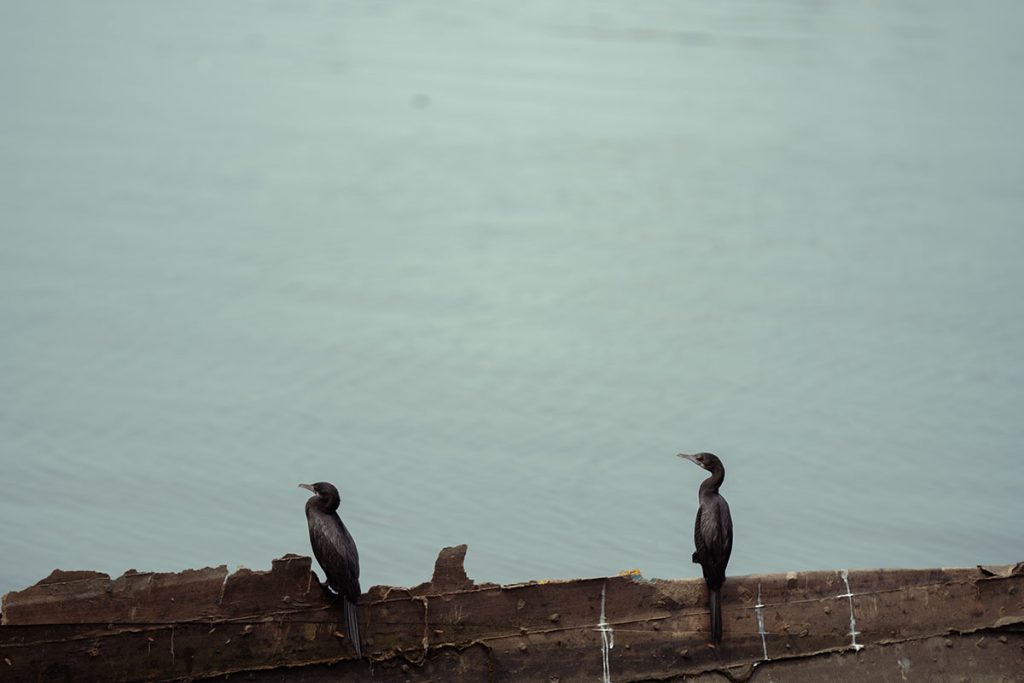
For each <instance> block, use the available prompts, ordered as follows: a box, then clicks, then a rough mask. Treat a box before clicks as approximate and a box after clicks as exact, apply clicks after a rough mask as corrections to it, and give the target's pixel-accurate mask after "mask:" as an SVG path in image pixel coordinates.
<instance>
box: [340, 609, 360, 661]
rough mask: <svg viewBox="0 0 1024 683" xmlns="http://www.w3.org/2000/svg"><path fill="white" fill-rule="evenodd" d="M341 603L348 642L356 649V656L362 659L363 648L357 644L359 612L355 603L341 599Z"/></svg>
mask: <svg viewBox="0 0 1024 683" xmlns="http://www.w3.org/2000/svg"><path fill="white" fill-rule="evenodd" d="M342 601H343V603H344V605H345V626H346V628H347V629H348V637H349V640H351V641H352V645H353V646H355V648H356V655H358V656H359V657H360V658H362V656H363V647H362V645H360V644H359V612H358V610H357V609H356V605H355V603H353V602H349V601H348V599H347V598H342Z"/></svg>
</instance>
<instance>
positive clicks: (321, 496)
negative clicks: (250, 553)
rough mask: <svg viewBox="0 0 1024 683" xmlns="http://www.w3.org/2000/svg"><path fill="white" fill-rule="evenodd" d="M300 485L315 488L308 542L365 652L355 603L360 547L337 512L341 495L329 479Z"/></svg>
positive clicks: (308, 511) (308, 505)
mask: <svg viewBox="0 0 1024 683" xmlns="http://www.w3.org/2000/svg"><path fill="white" fill-rule="evenodd" d="M299 487H300V488H304V489H308V490H309V491H312V492H313V496H312V497H311V498H310V499H309V500H307V501H306V521H307V522H308V523H309V542H310V545H312V546H313V555H315V556H316V561H317V562H319V563H320V567H321V568H322V569H323V570H324V574H325V575H326V576H327V586H328V588H330V589H331V590H332V591H334V592H335V593H337V594H338V596H339V597H340V598H341V600H342V605H343V607H344V609H345V623H346V625H347V627H348V637H349V638H350V639H351V640H352V644H353V645H354V646H355V648H356V654H357V655H358V656H360V657H362V656H363V650H362V647H361V646H360V644H359V620H358V612H357V611H356V603H358V602H359V596H360V594H361V593H362V591H361V590H359V551H358V550H356V542H355V541H353V540H352V534H350V533H349V532H348V529H346V528H345V524H344V522H342V521H341V517H339V516H338V505H339V504H340V503H341V496H339V495H338V489H336V488H334V484H329V483H327V482H326V481H321V482H317V483H316V484H299Z"/></svg>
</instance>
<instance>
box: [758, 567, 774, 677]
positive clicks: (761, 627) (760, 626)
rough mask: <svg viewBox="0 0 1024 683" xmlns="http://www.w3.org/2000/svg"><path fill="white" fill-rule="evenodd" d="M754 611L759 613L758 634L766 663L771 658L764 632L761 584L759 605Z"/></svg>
mask: <svg viewBox="0 0 1024 683" xmlns="http://www.w3.org/2000/svg"><path fill="white" fill-rule="evenodd" d="M754 611H755V612H756V613H757V632H758V633H760V634H761V649H762V650H764V661H766V662H767V661H768V660H769V659H771V657H769V656H768V642H767V641H766V640H765V635H766V634H765V631H764V604H763V603H762V602H761V583H760V582H758V584H757V604H756V605H754Z"/></svg>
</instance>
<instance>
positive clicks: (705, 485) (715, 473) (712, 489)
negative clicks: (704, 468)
mask: <svg viewBox="0 0 1024 683" xmlns="http://www.w3.org/2000/svg"><path fill="white" fill-rule="evenodd" d="M723 481H725V468H724V467H722V465H721V464H716V465H715V466H714V467H713V468H712V469H711V476H710V477H708V478H707V479H705V480H704V481H702V482H701V483H700V493H701V495H704V494H705V493H718V488H719V487H720V486H721V485H722V482H723Z"/></svg>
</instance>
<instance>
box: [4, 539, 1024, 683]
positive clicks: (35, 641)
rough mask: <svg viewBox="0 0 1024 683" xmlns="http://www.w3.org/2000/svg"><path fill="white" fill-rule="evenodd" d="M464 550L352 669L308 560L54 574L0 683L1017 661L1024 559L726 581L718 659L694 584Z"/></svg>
mask: <svg viewBox="0 0 1024 683" xmlns="http://www.w3.org/2000/svg"><path fill="white" fill-rule="evenodd" d="M465 552H466V548H465V546H458V547H455V548H446V549H444V550H443V551H442V552H441V554H440V555H439V557H438V561H437V563H436V565H435V570H434V575H433V577H432V579H431V581H429V582H427V583H424V584H421V585H419V586H415V587H413V588H395V587H388V586H375V587H373V588H372V589H370V591H369V592H368V593H366V594H365V595H364V596H363V597H362V599H361V601H360V604H359V617H360V624H361V628H362V633H363V640H364V644H363V649H364V652H365V653H367V654H368V656H367V657H366V658H365V659H363V660H359V659H357V658H356V657H355V654H354V651H353V649H352V646H351V644H350V643H349V642H348V641H347V639H346V637H345V635H344V628H343V626H342V624H343V623H344V619H343V615H342V611H341V609H340V607H339V606H337V605H336V604H334V603H333V602H332V601H331V599H330V598H329V596H327V595H326V594H325V593H324V592H323V590H322V589H321V588H320V585H319V583H318V582H317V580H316V578H315V576H314V575H313V574H312V572H311V571H310V560H309V558H306V557H299V556H295V555H287V556H285V557H283V558H280V559H277V560H274V562H273V565H272V567H271V569H270V570H269V571H262V572H259V571H251V570H248V569H239V570H238V571H236V572H235V573H233V574H230V575H228V573H227V570H226V569H225V568H224V567H217V568H207V569H200V570H188V571H185V572H177V573H167V574H154V573H147V574H143V573H139V572H127V573H126V574H125V575H123V576H121V577H119V578H117V579H113V580H112V579H110V577H108V576H107V575H105V574H99V573H96V572H60V571H55V572H54V573H53V574H51V575H50V576H49V577H47V578H46V579H43V580H42V581H40V582H39V583H37V584H36V585H34V586H31V587H29V588H27V589H25V590H23V591H18V592H14V593H9V594H7V595H6V596H4V598H3V605H2V612H3V613H2V626H0V656H2V661H0V679H3V680H8V679H7V678H5V677H4V675H5V674H10V675H11V676H12V677H13V678H11V679H10V680H64V679H68V680H105V681H142V680H185V679H201V678H212V677H218V676H224V675H228V674H243V673H244V674H246V675H247V676H249V677H251V678H252V679H254V680H289V681H290V680H300V681H301V680H308V681H317V680H327V679H328V678H330V679H331V680H337V677H338V676H339V675H341V674H349V675H352V676H353V677H354V678H355V679H357V680H364V679H365V680H409V681H428V680H445V681H454V682H459V681H467V682H468V681H474V682H475V681H481V680H490V681H520V680H538V681H555V680H557V681H560V682H562V683H567V682H569V681H584V680H586V681H592V680H595V679H597V680H600V679H601V678H602V677H603V676H604V675H605V673H606V671H607V674H608V680H614V681H655V680H672V679H673V678H679V677H681V676H683V675H686V676H695V675H703V676H706V677H707V680H717V679H716V677H720V676H723V675H724V676H728V677H729V678H730V679H734V680H742V679H748V678H749V679H751V680H758V679H759V678H760V677H761V676H762V675H764V674H763V673H762V672H769V671H779V672H783V671H789V670H790V669H791V667H794V666H796V667H803V666H806V667H807V671H819V672H820V671H825V670H828V671H831V672H833V673H835V675H832V674H829V675H828V676H818V675H814V676H811V677H812V678H831V679H832V680H867V679H869V678H874V679H876V680H886V676H885V675H882V674H883V673H884V672H883V669H884V671H889V672H890V673H893V675H898V676H902V675H904V674H900V673H898V672H897V669H895V668H893V667H894V666H896V664H894V662H896V661H897V660H898V659H899V658H893V657H891V656H889V655H886V656H885V657H881V656H880V654H879V653H880V651H881V650H885V651H888V652H889V654H892V653H895V652H902V653H904V654H905V656H906V657H907V658H908V659H909V661H910V662H911V663H910V664H909V665H907V664H900V666H901V667H905V666H914V663H913V662H915V661H918V662H919V660H918V659H915V658H920V657H923V656H925V655H926V654H927V655H928V656H929V657H930V661H931V664H929V665H928V666H930V667H931V668H930V669H926V670H928V671H931V672H932V673H936V669H935V667H945V668H946V670H955V669H956V666H957V662H958V661H960V659H963V655H962V653H961V654H960V655H958V656H954V654H953V653H954V652H956V653H960V651H961V650H962V649H964V648H967V646H966V645H965V644H964V643H965V642H966V639H968V638H970V639H973V640H972V641H971V642H981V643H987V644H989V645H986V648H987V651H986V652H985V653H984V654H985V657H986V658H987V660H988V661H990V663H991V664H990V667H991V670H992V671H993V672H996V671H1002V670H1003V669H1001V668H1000V667H1002V666H1003V663H1004V660H1005V661H1010V660H1012V661H1018V660H1019V659H1020V658H1022V657H1024V650H1021V647H1022V646H1024V643H1022V637H1024V635H1022V634H1021V633H1020V629H1021V628H1022V624H1024V597H1022V596H1024V564H1019V565H1016V566H1013V567H1011V566H1005V567H995V568H990V569H982V568H974V569H929V570H860V571H850V572H848V573H846V572H837V571H822V572H803V573H789V574H769V575H756V576H745V577H730V578H729V580H728V581H727V582H726V584H725V589H724V592H723V606H724V610H723V616H724V632H725V638H724V642H723V643H722V645H721V646H720V647H717V648H715V647H709V646H708V645H707V628H708V616H707V608H706V593H705V588H704V585H703V582H702V581H701V580H697V579H690V580H682V581H663V580H646V579H643V578H642V577H639V576H630V575H627V576H617V577H604V578H593V579H578V580H573V581H549V582H543V581H541V582H536V581H533V582H528V583H522V584H513V585H505V586H500V585H496V584H480V585H478V584H475V583H474V582H473V581H472V580H471V579H470V578H469V577H468V576H466V573H465V570H464V568H463V558H464V556H465ZM965 634H969V635H965ZM936 639H939V640H936ZM979 639H981V640H979ZM947 640H948V641H949V642H948V643H947ZM962 641H963V642H962ZM936 642H939V643H940V645H941V647H939V648H938V649H937V650H936V645H935V643H936ZM977 647H979V648H981V647H982V646H981V645H978V646H977ZM928 653H931V654H928ZM901 656H903V655H901ZM958 657H959V658H958ZM901 661H902V660H901ZM963 661H964V662H968V660H967V659H964V660H963ZM977 661H978V662H979V663H978V664H977V666H985V665H984V664H983V662H982V660H981V659H978V660H977ZM917 666H918V670H919V671H920V670H922V669H921V666H922V665H921V663H920V662H919V663H918V664H917ZM606 667H607V668H606ZM822 667H824V668H822ZM878 667H881V668H878ZM886 667H888V668H886ZM964 667H967V664H966V663H965V664H964ZM968 668H969V667H968ZM876 669H877V671H876ZM801 670H802V669H801ZM972 670H974V669H972ZM844 672H845V673H844ZM869 672H875V673H878V675H879V676H881V677H876V676H875V673H870V675H869ZM780 675H781V674H780ZM993 675H995V673H994V674H993ZM837 676H838V677H837ZM844 676H845V677H844ZM765 680H767V679H765ZM933 680H938V679H933Z"/></svg>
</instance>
